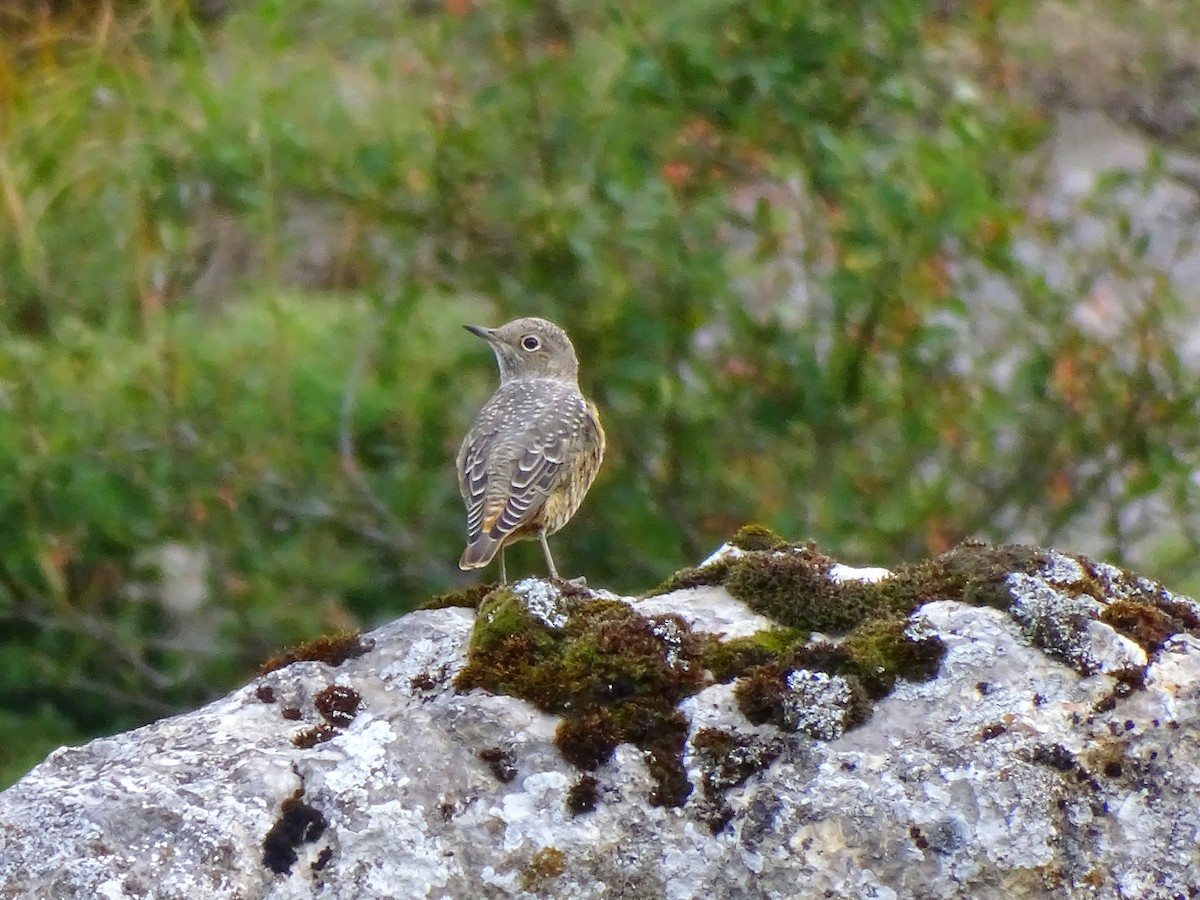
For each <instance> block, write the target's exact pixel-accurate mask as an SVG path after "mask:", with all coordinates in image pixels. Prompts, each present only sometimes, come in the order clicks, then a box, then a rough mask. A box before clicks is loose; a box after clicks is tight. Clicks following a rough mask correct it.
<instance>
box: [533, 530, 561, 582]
mask: <svg viewBox="0 0 1200 900" xmlns="http://www.w3.org/2000/svg"><path fill="white" fill-rule="evenodd" d="M538 540H539V541H541V542H542V553H544V554H545V555H546V568H547V569H549V570H550V577H551V578H553V579H554V580H555V581H562V579H561V578H559V577H558V569H556V568H554V557H553V556H551V555H550V545H549V544H548V543H546V529H545V528H539V529H538Z"/></svg>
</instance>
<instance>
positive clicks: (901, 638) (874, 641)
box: [841, 617, 946, 699]
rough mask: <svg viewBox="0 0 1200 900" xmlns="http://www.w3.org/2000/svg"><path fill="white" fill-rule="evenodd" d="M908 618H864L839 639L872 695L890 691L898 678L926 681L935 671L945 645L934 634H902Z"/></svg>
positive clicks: (883, 694) (882, 694) (875, 696)
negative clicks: (858, 624)
mask: <svg viewBox="0 0 1200 900" xmlns="http://www.w3.org/2000/svg"><path fill="white" fill-rule="evenodd" d="M907 627H908V620H907V618H900V617H896V618H892V619H880V620H876V621H872V622H865V623H864V624H862V625H860V626H859V627H858V628H856V629H854V631H852V632H851V633H850V634H849V635H847V636H846V639H845V641H843V642H842V645H841V649H842V650H843V651H844V652H845V653H846V655H847V656H848V657H849V660H850V663H851V665H852V667H853V674H855V675H857V676H858V678H859V680H860V681H861V682H862V683H863V686H864V687H865V688H866V689H867V692H868V693H869V694H870V695H871V696H872V697H873V698H875V699H879V698H882V697H886V696H887V695H888V694H890V693H891V692H892V688H893V687H894V686H895V684H896V679H897V678H904V679H907V680H908V681H929V680H930V679H931V678H933V677H934V676H936V675H937V673H938V669H939V667H940V666H941V664H942V657H943V656H945V655H946V645H945V644H943V643H942V642H941V641H940V640H938V639H937V638H933V637H930V638H924V639H922V640H916V641H914V640H912V639H911V638H909V637H907V636H906V635H905V629H906V628H907Z"/></svg>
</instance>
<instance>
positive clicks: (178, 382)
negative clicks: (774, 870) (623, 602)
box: [0, 0, 1200, 767]
mask: <svg viewBox="0 0 1200 900" xmlns="http://www.w3.org/2000/svg"><path fill="white" fill-rule="evenodd" d="M934 6H938V4H934V3H926V2H923V0H864V2H861V3H858V4H855V5H854V6H853V9H852V10H851V9H849V8H847V7H846V5H845V4H839V3H834V2H826V0H821V2H815V3H808V4H797V3H793V2H784V0H755V2H752V3H744V2H733V0H700V2H696V3H691V4H685V5H678V4H677V5H674V6H672V5H667V6H661V5H659V6H655V5H653V4H650V5H647V4H636V3H625V2H621V3H607V4H600V5H596V4H591V3H587V4H585V3H582V2H575V0H562V2H553V0H539V2H517V3H508V4H478V5H477V4H473V3H471V2H469V0H446V2H445V3H444V4H427V3H415V4H412V5H402V4H387V5H384V6H380V5H379V4H376V3H368V2H365V0H362V2H360V0H351V2H341V3H324V2H318V0H303V2H289V3H280V2H272V0H261V2H257V3H247V4H243V5H242V7H241V8H240V9H238V10H235V11H233V12H232V13H231V14H230V15H229V17H228V18H227V19H226V20H224V21H222V22H221V24H220V25H219V26H217V27H214V28H211V29H210V30H208V31H201V30H199V29H198V28H197V27H195V26H193V25H192V24H191V23H189V22H188V21H187V19H186V17H184V16H181V15H180V14H179V12H178V9H177V8H175V7H172V8H171V11H164V9H165V8H164V9H159V10H158V14H140V15H137V16H131V17H130V18H129V19H118V23H117V24H116V25H113V24H111V23H110V26H109V27H108V28H107V29H95V30H92V31H88V30H87V29H86V28H81V29H80V30H79V31H78V34H79V35H82V36H83V37H81V38H80V39H79V40H77V41H74V42H70V41H68V42H66V43H65V44H58V45H56V52H55V53H53V54H51V55H50V56H48V57H39V56H37V55H36V54H35V55H32V56H31V55H30V53H29V52H28V49H29V48H28V45H27V44H20V43H19V42H18V43H15V44H14V43H11V42H10V43H8V44H5V43H4V42H3V41H0V51H3V55H2V56H0V60H3V67H2V68H0V73H3V72H7V73H8V77H7V78H0V104H2V106H0V123H2V128H3V131H2V135H3V139H4V140H3V144H2V145H0V146H3V148H4V149H3V150H0V196H2V197H3V198H4V202H3V204H2V206H0V217H2V220H3V221H4V225H5V227H0V272H3V273H4V277H3V280H2V283H0V320H2V321H3V323H4V326H5V327H6V329H7V331H8V336H7V337H5V338H4V339H3V340H2V341H0V404H2V406H3V411H4V418H3V419H2V420H0V466H2V467H3V469H4V471H8V472H11V473H13V474H12V475H11V477H9V478H7V479H5V480H4V481H3V482H0V517H2V518H0V521H2V522H3V523H4V525H3V528H4V529H5V540H4V541H3V542H2V543H0V644H2V646H0V659H3V660H4V664H3V667H0V713H7V715H9V716H10V717H15V718H16V719H19V720H24V721H26V722H27V724H26V726H24V727H25V729H26V732H27V734H26V737H27V738H28V739H29V740H33V741H37V740H44V741H46V742H47V743H52V742H55V741H58V740H62V739H64V738H65V737H68V736H70V735H71V734H79V735H84V734H91V733H96V732H99V731H103V730H111V729H115V728H121V727H125V726H127V725H129V724H132V723H135V722H138V721H144V720H146V719H149V718H153V717H155V716H158V715H161V714H164V713H166V712H169V711H172V710H176V709H181V708H186V707H188V706H190V705H194V704H195V703H197V702H199V701H200V700H201V699H202V698H204V697H207V696H211V695H213V694H216V693H219V692H220V691H222V690H224V689H226V688H227V687H228V686H230V685H232V684H234V683H236V682H237V681H238V680H239V679H242V678H245V677H246V675H247V674H248V673H249V672H251V671H252V670H253V667H254V664H255V663H256V662H257V660H258V659H260V658H261V657H263V656H264V655H266V652H267V651H268V650H269V649H271V648H273V647H276V646H278V645H280V644H283V643H287V642H290V641H295V640H298V639H300V638H302V637H305V636H309V635H311V634H313V633H315V632H317V631H319V630H322V629H328V628H333V627H339V628H340V627H352V626H353V625H355V624H356V623H362V624H369V623H371V622H373V621H376V620H378V619H380V618H383V617H385V616H390V615H394V614H396V613H399V612H401V611H403V610H404V609H406V608H409V607H410V606H412V605H413V604H415V603H416V602H419V601H420V600H422V599H424V597H425V596H427V595H428V594H429V593H431V592H435V591H439V590H444V589H446V588H447V586H448V582H451V581H453V580H455V579H461V578H462V577H463V576H461V575H460V574H459V573H457V570H456V569H455V568H454V562H455V560H456V559H457V556H458V553H459V552H460V549H461V547H460V543H461V539H462V534H461V532H462V524H461V510H460V505H459V501H458V497H457V491H456V487H455V484H454V478H453V474H452V461H453V457H454V452H455V450H456V448H457V443H458V440H459V437H460V436H461V434H462V432H463V430H464V429H465V427H466V424H467V423H468V422H469V420H470V418H471V416H472V415H473V413H474V411H475V410H476V409H477V408H478V405H479V404H480V402H482V400H483V399H484V398H485V397H486V396H487V394H488V392H489V391H490V389H491V387H492V384H493V383H494V380H495V375H494V366H493V363H492V361H491V359H490V354H488V353H487V351H486V348H484V347H482V346H481V345H480V344H478V342H475V341H474V339H472V338H470V337H469V336H468V335H466V334H465V333H463V332H462V331H461V330H459V329H458V325H459V324H461V323H463V322H466V321H472V320H479V321H483V322H485V323H498V322H500V321H502V320H504V319H506V318H508V317H510V316H513V315H518V314H531V313H532V314H541V315H546V316H549V317H550V318H553V319H555V320H557V321H559V322H561V323H562V324H563V325H564V326H565V327H566V328H567V329H568V331H569V332H570V333H571V334H572V336H573V337H574V338H575V341H576V345H577V347H578V348H579V350H580V355H581V357H582V361H583V381H584V383H585V384H584V386H585V389H586V390H587V391H588V392H590V393H591V394H592V395H593V396H594V397H595V398H596V399H597V401H598V402H599V403H600V406H601V408H602V410H603V414H604V418H605V422H606V424H607V426H608V430H609V434H610V440H611V449H610V451H609V458H608V462H607V463H606V465H605V468H604V470H603V472H602V475H601V478H600V481H599V482H598V484H597V486H596V487H595V488H594V490H593V493H592V495H591V497H590V498H589V500H588V501H587V504H586V505H585V507H584V510H583V512H582V513H581V515H580V517H579V519H578V520H577V521H576V522H575V523H573V524H572V525H571V526H570V527H569V528H568V529H567V530H566V531H564V532H563V533H562V534H561V535H560V536H558V537H557V538H556V539H555V546H556V555H558V556H559V564H560V568H562V569H563V570H564V571H569V572H586V574H587V575H588V577H589V578H590V579H591V580H592V581H593V582H594V583H598V584H604V585H611V586H613V587H616V588H622V589H627V590H638V589H640V588H644V587H646V586H648V585H650V584H653V583H655V582H656V581H657V580H659V579H660V578H661V577H662V576H663V575H664V574H665V573H666V572H669V571H670V570H672V569H674V568H675V567H677V566H678V565H680V564H682V563H687V562H691V561H694V560H695V559H696V558H697V557H698V556H699V555H700V554H703V553H705V552H707V551H708V550H709V549H711V547H712V546H713V545H714V544H715V543H717V542H719V540H720V539H721V538H722V537H724V536H725V535H727V534H728V533H730V532H731V531H732V530H733V529H734V528H735V527H736V526H737V525H738V524H740V523H741V522H743V521H746V520H751V519H759V520H763V521H766V522H768V523H769V524H772V525H774V526H776V527H777V528H779V529H780V530H782V531H784V532H785V533H788V534H790V535H794V536H797V537H806V536H812V537H814V538H816V539H818V540H819V541H820V542H821V543H822V544H823V545H824V546H825V547H826V548H828V549H829V550H830V551H831V552H833V553H834V554H835V555H840V556H843V557H845V558H848V559H853V560H870V561H875V562H878V561H884V562H894V561H896V560H898V559H899V558H902V557H911V556H915V555H920V554H923V553H927V552H932V551H936V550H940V549H943V548H944V547H946V546H948V545H950V544H951V543H953V542H954V541H956V540H958V539H960V538H961V537H963V536H967V535H971V534H978V535H982V536H986V537H993V538H1000V539H1003V538H1007V537H1011V536H1013V535H1020V536H1025V537H1029V538H1031V539H1033V540H1037V541H1052V540H1054V539H1055V538H1056V537H1057V536H1060V535H1062V534H1065V533H1067V532H1066V531H1065V529H1067V528H1068V527H1069V526H1071V525H1072V524H1073V523H1079V522H1081V521H1089V522H1093V521H1098V522H1099V523H1100V524H1099V525H1098V526H1097V527H1096V528H1095V529H1093V533H1096V534H1100V535H1101V536H1102V537H1104V538H1106V539H1107V540H1108V543H1107V544H1106V545H1105V546H1104V547H1102V548H1095V547H1088V546H1084V547H1081V548H1080V549H1084V550H1092V552H1101V553H1104V554H1106V555H1109V556H1113V557H1116V558H1118V559H1119V558H1120V557H1121V555H1122V553H1123V552H1124V550H1125V548H1126V546H1127V544H1128V542H1129V540H1130V539H1131V536H1130V535H1129V534H1128V532H1127V531H1126V530H1124V528H1123V525H1122V523H1124V522H1127V521H1128V518H1129V517H1128V515H1127V513H1128V511H1129V510H1130V509H1131V508H1132V507H1133V505H1134V504H1136V503H1137V502H1138V501H1139V500H1140V499H1142V498H1145V497H1147V496H1151V495H1152V496H1154V497H1156V498H1157V497H1163V496H1166V497H1169V498H1171V503H1172V504H1173V505H1172V506H1171V507H1170V509H1171V512H1170V518H1171V522H1172V524H1174V523H1175V522H1180V523H1182V522H1185V521H1187V520H1188V517H1189V516H1193V514H1194V511H1195V504H1196V496H1195V490H1194V487H1192V486H1191V484H1190V482H1189V481H1188V480H1187V472H1188V466H1189V463H1188V460H1189V459H1192V461H1193V463H1194V451H1195V435H1196V434H1197V433H1200V432H1198V431H1197V429H1196V424H1197V423H1196V422H1195V418H1196V412H1195V404H1194V401H1195V388H1194V387H1192V381H1193V380H1189V377H1188V373H1187V372H1186V370H1185V368H1184V367H1183V366H1182V365H1181V364H1180V363H1179V360H1178V357H1177V353H1176V350H1175V347H1174V344H1173V341H1172V339H1171V333H1170V332H1171V323H1172V322H1173V321H1174V319H1173V318H1172V316H1173V309H1172V307H1171V305H1170V304H1171V300H1172V298H1171V296H1170V293H1169V291H1167V290H1166V289H1163V290H1159V291H1157V292H1155V293H1154V294H1153V296H1152V297H1151V298H1148V299H1147V302H1146V303H1145V304H1144V305H1142V306H1138V307H1136V308H1131V309H1130V310H1128V311H1127V312H1128V326H1129V329H1130V330H1129V332H1128V334H1129V336H1130V337H1131V338H1133V340H1131V341H1129V342H1128V343H1122V345H1121V347H1120V348H1119V349H1120V350H1121V351H1122V352H1115V351H1114V347H1113V344H1112V339H1111V337H1110V338H1107V339H1102V338H1100V337H1098V336H1096V335H1094V334H1090V333H1088V332H1087V331H1086V330H1083V329H1081V328H1079V327H1078V325H1077V324H1076V322H1075V319H1074V311H1075V309H1076V305H1077V301H1078V298H1077V297H1076V296H1073V295H1072V293H1071V292H1070V291H1069V290H1065V289H1064V288H1063V287H1062V286H1058V287H1052V286H1051V285H1050V284H1048V283H1047V282H1046V280H1045V279H1044V278H1042V277H1040V276H1039V275H1038V274H1037V272H1036V270H1035V269H1031V268H1030V267H1028V266H1025V265H1020V264H1018V263H1017V262H1016V260H1015V254H1014V253H1013V248H1014V246H1016V245H1017V243H1018V242H1019V241H1021V240H1032V239H1034V238H1035V237H1039V238H1044V237H1045V235H1040V236H1039V235H1037V234H1034V231H1033V230H1034V226H1032V225H1030V224H1027V222H1026V218H1025V216H1024V214H1023V211H1022V210H1021V209H1020V208H1019V206H1018V205H1017V203H1016V202H1015V200H1014V198H1015V197H1017V196H1019V190H1020V188H1021V186H1022V184H1023V181H1022V177H1023V175H1022V172H1021V171H1019V170H1018V169H1017V167H1016V166H1015V165H1014V163H1015V162H1016V161H1017V159H1018V156H1019V154H1021V153H1022V152H1024V151H1026V150H1028V149H1029V148H1030V147H1032V146H1033V145H1034V144H1035V143H1036V141H1037V138H1038V137H1039V135H1040V131H1041V125H1040V123H1039V121H1038V120H1037V118H1036V117H1034V116H1031V115H1030V114H1029V113H1028V111H1026V110H1023V109H1021V108H1019V107H1018V106H1016V105H1015V104H1014V103H1012V102H1011V101H1009V100H1008V99H1007V98H1006V97H1005V95H1004V93H1003V91H1000V90H990V89H989V85H976V84H970V83H966V82H964V81H963V80H962V78H960V76H958V75H957V74H956V73H954V72H953V71H946V70H944V69H943V68H942V67H941V66H940V65H939V64H938V63H937V62H936V57H935V56H933V55H931V54H930V53H928V52H926V49H927V46H928V45H930V44H932V43H936V41H937V40H938V35H939V34H941V33H942V30H943V29H944V28H945V27H946V26H945V23H942V22H935V21H934V20H933V19H932V18H931V17H930V16H931V7H934ZM155 8H156V7H154V5H150V6H148V7H147V9H150V10H152V11H153V10H154V9H155ZM144 12H145V11H144V10H143V13H144ZM976 25H977V23H974V22H973V21H972V20H971V19H970V17H969V16H968V17H967V18H966V19H964V20H963V21H961V22H958V23H956V26H955V27H956V28H957V29H958V32H957V34H958V37H959V38H960V39H967V40H975V41H979V42H981V43H983V44H986V46H984V47H983V50H984V51H986V53H991V54H1001V53H1002V50H1003V48H998V47H996V46H994V45H992V44H988V42H989V41H993V40H994V31H993V29H992V28H991V27H990V23H988V22H984V23H982V24H981V25H979V26H978V27H976ZM985 55H986V54H985ZM15 72H19V75H20V77H19V78H17V77H15V76H14V74H13V73H15ZM981 285H982V286H987V287H988V288H989V289H988V290H983V289H982V288H981ZM484 298H486V299H484ZM342 440H346V441H348V442H349V444H350V446H351V448H352V450H353V456H352V458H348V457H345V456H340V455H339V441H342ZM1189 453H1190V454H1193V455H1192V456H1191V457H1189V455H1188V454H1189ZM1161 522H1162V520H1160V524H1161ZM1180 534H1181V535H1182V538H1181V540H1182V541H1183V542H1184V544H1185V545H1186V546H1189V547H1192V548H1193V550H1194V548H1195V546H1196V542H1195V539H1194V537H1193V536H1192V533H1191V532H1188V531H1186V530H1185V529H1182V526H1181V528H1180ZM539 566H540V562H539V559H538V551H537V548H536V547H533V548H528V547H523V548H518V549H517V551H515V552H514V553H513V554H512V559H511V560H510V569H511V570H512V571H514V572H520V571H524V570H525V569H534V570H536V569H538V567H539ZM1162 574H1164V575H1165V574H1166V573H1162ZM189 580H190V582H198V583H199V584H200V590H199V592H198V593H197V591H195V590H191V589H188V588H186V584H184V582H189ZM197 596H199V597H200V599H199V600H198V601H197V600H196V599H195V598H196V597H197ZM189 597H190V598H192V599H191V600H189V599H188V598H189ZM173 598H174V599H173ZM181 598H182V599H181ZM189 603H193V604H194V603H199V605H198V606H195V605H189ZM31 710H33V712H32V713H31V712H30V711H31ZM23 717H28V718H27V719H23ZM18 730H19V729H14V730H13V731H12V732H10V733H11V734H17V732H18ZM6 740H10V739H6V738H4V737H0V748H3V747H4V746H5V741H6ZM11 740H12V741H13V743H14V744H16V743H20V742H22V741H25V740H26V738H23V737H20V736H18V737H15V738H12V739H11ZM28 758H29V757H28V756H26V757H21V758H20V759H22V760H24V761H27V760H28ZM4 760H5V757H4V756H3V755H2V754H0V765H4V764H5V762H4ZM11 765H13V766H14V767H15V766H16V765H18V763H17V762H16V761H14V762H12V763H11Z"/></svg>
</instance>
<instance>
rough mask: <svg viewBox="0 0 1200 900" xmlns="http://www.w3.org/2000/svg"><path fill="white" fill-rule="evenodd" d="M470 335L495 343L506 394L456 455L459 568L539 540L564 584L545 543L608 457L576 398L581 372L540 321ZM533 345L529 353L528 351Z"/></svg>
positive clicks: (586, 406)
mask: <svg viewBox="0 0 1200 900" xmlns="http://www.w3.org/2000/svg"><path fill="white" fill-rule="evenodd" d="M468 329H469V330H470V331H472V332H473V333H475V334H477V335H479V336H480V337H482V338H484V339H485V340H487V341H488V343H489V344H490V345H491V347H492V349H493V351H494V352H495V354H496V360H497V363H498V364H499V368H500V386H499V387H498V388H497V389H496V393H495V394H493V395H492V398H491V399H490V400H488V402H487V403H486V404H485V405H484V407H483V409H481V410H480V412H479V415H478V416H477V417H476V420H475V423H474V425H472V426H471V429H470V431H469V432H468V433H467V436H466V438H465V439H464V440H463V443H462V447H461V448H460V449H459V452H458V461H457V463H458V486H459V492H460V493H461V494H462V497H463V501H464V503H465V504H466V510H467V548H466V550H464V551H463V555H462V558H461V559H460V560H459V566H460V567H462V568H464V569H475V568H481V567H483V566H486V565H487V564H488V563H489V562H491V561H492V559H493V558H495V556H496V554H497V553H499V554H500V571H501V578H502V579H505V577H506V574H507V573H506V572H505V570H504V547H505V546H506V545H507V544H510V543H512V542H513V541H517V540H524V539H529V538H537V539H538V540H540V541H541V543H542V549H543V552H544V553H545V557H546V566H547V568H548V569H549V571H550V574H551V575H552V576H553V577H557V576H558V572H557V571H556V569H555V566H554V560H553V558H552V557H551V556H550V548H549V545H548V544H547V543H546V537H547V536H549V535H551V534H554V533H555V532H556V531H558V530H559V529H560V528H562V527H563V526H564V525H566V524H567V522H568V521H570V519H571V517H572V516H573V515H574V514H575V511H576V510H577V509H578V508H579V504H580V503H581V502H582V501H583V498H584V495H585V494H586V493H587V491H588V488H590V487H591V484H592V481H593V480H594V479H595V477H596V473H597V472H598V471H599V469H600V463H601V460H602V459H603V456H604V430H603V428H602V427H601V426H600V417H599V414H598V413H597V410H596V407H595V405H594V404H593V403H591V402H590V401H589V400H588V399H587V398H585V397H584V396H583V394H582V393H581V392H580V390H579V385H578V383H577V373H578V368H579V364H578V362H577V360H576V357H575V350H574V348H573V347H572V346H571V342H570V340H569V339H568V338H567V335H566V334H565V333H564V332H563V330H562V329H561V328H559V327H558V326H557V325H555V324H553V323H552V322H548V321H546V320H545V319H538V318H523V319H516V320H514V321H512V322H509V323H508V324H507V325H503V326H501V327H500V328H495V329H485V328H478V327H476V326H468ZM531 338H533V339H535V340H536V343H537V346H536V348H535V349H532V350H531V349H529V348H528V347H527V346H525V345H524V344H523V342H525V341H528V340H529V339H531Z"/></svg>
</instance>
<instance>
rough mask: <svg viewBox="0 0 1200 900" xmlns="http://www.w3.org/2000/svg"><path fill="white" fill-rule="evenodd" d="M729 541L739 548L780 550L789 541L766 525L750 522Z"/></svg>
mask: <svg viewBox="0 0 1200 900" xmlns="http://www.w3.org/2000/svg"><path fill="white" fill-rule="evenodd" d="M729 543H730V544H732V545H733V546H734V547H737V548H738V549H739V550H778V549H780V548H782V547H787V546H789V544H788V542H787V541H786V540H784V539H783V538H782V537H781V536H780V535H778V534H776V533H775V532H774V531H772V530H771V529H770V528H767V527H766V526H765V525H759V524H757V523H750V524H749V525H743V526H742V527H741V528H739V529H738V530H737V532H736V533H735V534H734V536H733V537H731V538H730V539H729Z"/></svg>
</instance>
